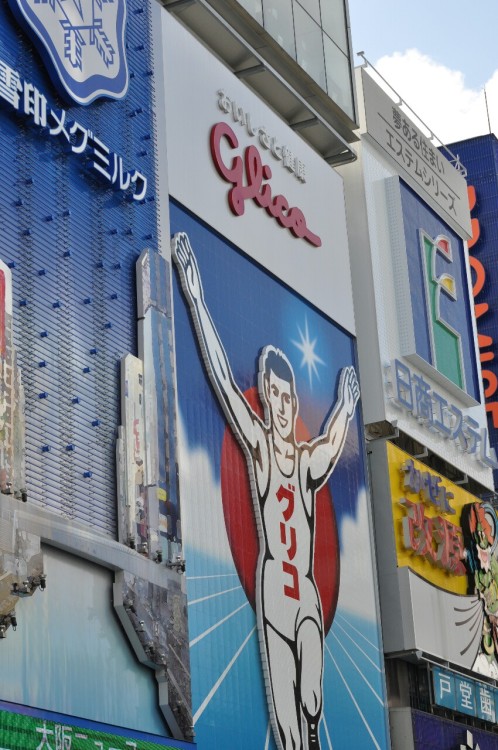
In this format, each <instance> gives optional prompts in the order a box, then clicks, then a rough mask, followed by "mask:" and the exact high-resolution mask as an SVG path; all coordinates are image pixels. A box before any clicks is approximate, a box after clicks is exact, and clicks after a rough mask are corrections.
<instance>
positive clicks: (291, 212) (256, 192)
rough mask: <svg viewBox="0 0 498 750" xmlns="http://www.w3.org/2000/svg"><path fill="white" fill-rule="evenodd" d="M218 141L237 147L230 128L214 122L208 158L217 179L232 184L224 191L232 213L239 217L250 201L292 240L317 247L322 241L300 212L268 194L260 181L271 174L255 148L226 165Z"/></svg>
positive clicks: (266, 178)
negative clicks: (294, 238)
mask: <svg viewBox="0 0 498 750" xmlns="http://www.w3.org/2000/svg"><path fill="white" fill-rule="evenodd" d="M222 138H224V139H225V140H226V141H227V143H228V145H229V146H230V148H232V149H234V148H237V146H238V145H239V142H238V140H237V136H236V135H235V133H234V132H233V130H232V128H231V127H230V126H229V125H227V124H226V123H225V122H218V123H217V124H216V125H214V126H213V127H212V129H211V135H210V145H211V156H212V157H213V161H214V165H215V167H216V169H217V170H218V173H219V174H220V175H221V177H223V179H224V180H226V181H227V182H231V183H232V185H233V187H232V188H230V190H229V191H228V204H229V206H230V209H231V211H232V213H234V214H235V215H236V216H242V214H243V213H244V211H245V201H247V200H251V199H252V200H253V201H254V203H255V204H256V205H257V206H260V207H261V208H264V209H265V210H266V212H267V213H268V214H269V215H270V216H273V218H274V219H276V220H277V221H278V223H279V224H280V226H281V227H285V228H286V229H289V231H291V232H292V234H293V235H294V237H299V238H302V239H304V240H306V242H309V243H310V245H314V246H315V247H320V246H321V244H322V241H321V239H320V237H318V236H317V235H316V234H313V232H312V231H311V230H310V229H308V227H307V226H306V219H305V216H304V214H303V212H302V211H301V209H300V208H297V207H296V206H293V207H292V208H291V207H290V206H289V202H288V200H287V199H286V198H285V197H284V196H283V195H275V196H274V195H272V190H271V185H270V184H269V182H264V181H265V180H270V179H271V176H272V171H271V168H270V167H269V166H268V164H263V162H262V161H261V156H260V153H259V151H258V149H257V148H256V146H247V148H246V149H245V151H244V159H242V157H241V156H234V157H233V159H232V163H231V164H230V166H228V165H227V164H225V162H224V161H223V157H222V155H221V140H222ZM244 178H245V179H244ZM244 182H245V183H246V184H244Z"/></svg>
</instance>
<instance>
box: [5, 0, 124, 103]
mask: <svg viewBox="0 0 498 750" xmlns="http://www.w3.org/2000/svg"><path fill="white" fill-rule="evenodd" d="M9 2H10V6H11V8H12V11H13V12H14V14H15V15H16V17H17V19H18V20H19V22H20V23H21V24H22V25H23V26H24V27H25V28H26V30H27V32H28V33H29V35H30V36H31V38H32V39H33V41H34V43H35V44H36V46H37V47H38V49H39V52H40V54H41V55H42V57H43V58H44V60H45V62H46V64H47V67H48V69H49V72H50V73H51V74H52V78H53V79H54V83H55V84H56V85H58V87H59V88H61V87H62V89H63V93H65V94H66V95H69V96H70V97H71V99H73V100H74V101H75V102H77V103H78V104H90V102H92V101H94V100H95V99H97V98H99V97H109V98H111V99H121V98H123V96H124V95H125V94H126V91H127V88H128V68H127V63H126V56H125V24H126V0H9Z"/></svg>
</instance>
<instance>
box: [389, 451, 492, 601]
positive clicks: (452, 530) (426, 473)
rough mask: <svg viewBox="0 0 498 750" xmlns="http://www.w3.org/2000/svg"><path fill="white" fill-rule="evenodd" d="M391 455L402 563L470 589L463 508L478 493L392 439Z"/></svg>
mask: <svg viewBox="0 0 498 750" xmlns="http://www.w3.org/2000/svg"><path fill="white" fill-rule="evenodd" d="M387 457H388V463H389V480H390V487H391V502H392V512H393V522H394V533H395V537H396V554H397V561H398V566H399V567H405V566H407V567H409V568H411V569H412V570H413V571H414V572H415V573H417V574H418V575H420V576H421V577H422V578H425V579H426V580H427V581H429V582H430V583H432V584H434V585H435V586H439V587H440V588H442V589H445V590H446V591H452V592H454V593H456V594H466V593H467V591H468V578H467V568H466V566H465V562H464V560H465V546H464V540H463V535H462V527H461V521H462V510H463V508H464V507H465V506H469V507H470V505H471V504H473V503H476V502H479V500H478V498H476V497H475V495H471V494H470V492H467V491H466V490H464V489H462V488H461V487H459V486H458V485H456V484H454V483H453V482H450V480H449V479H446V477H443V476H441V475H440V474H438V472H436V471H434V470H433V469H430V468H429V467H428V466H426V465H425V464H423V463H421V462H420V461H417V460H416V459H414V458H412V457H411V456H410V455H409V454H408V453H405V452H404V451H402V450H400V449H399V448H397V447H396V446H395V445H392V444H391V443H387Z"/></svg>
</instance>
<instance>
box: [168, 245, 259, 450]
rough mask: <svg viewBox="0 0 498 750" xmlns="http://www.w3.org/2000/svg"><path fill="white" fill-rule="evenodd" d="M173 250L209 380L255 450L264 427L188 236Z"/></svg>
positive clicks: (234, 424)
mask: <svg viewBox="0 0 498 750" xmlns="http://www.w3.org/2000/svg"><path fill="white" fill-rule="evenodd" d="M171 251H172V255H173V258H174V260H175V262H176V266H177V268H178V272H179V275H180V279H181V282H182V288H183V292H184V294H185V297H186V298H187V301H188V304H189V308H190V313H191V315H192V319H193V321H194V326H195V331H196V334H197V338H198V340H199V344H200V347H201V352H202V358H203V360H204V364H205V366H206V369H207V372H208V375H209V379H210V380H211V383H212V385H213V388H214V390H215V392H216V395H217V397H218V400H219V402H220V405H221V407H222V409H223V411H224V412H225V415H226V417H227V419H228V421H229V422H230V426H231V428H232V429H233V430H234V431H235V432H236V433H237V434H238V435H239V437H241V438H242V439H243V440H244V442H245V443H246V444H247V445H248V446H249V447H251V448H253V449H254V448H256V447H258V446H259V445H260V444H261V441H262V440H263V438H264V436H263V425H262V423H261V421H260V419H259V417H257V416H256V414H255V413H254V412H253V410H252V409H251V407H250V406H249V404H248V403H247V401H246V399H245V398H244V396H243V395H242V393H241V391H240V389H239V388H238V386H237V384H236V383H235V380H234V377H233V375H232V371H231V369H230V365H229V363H228V359H227V356H226V353H225V350H224V348H223V345H222V343H221V341H220V338H219V336H218V332H217V331H216V328H215V326H214V323H213V321H212V319H211V316H210V314H209V311H208V309H207V307H206V303H205V301H204V292H203V289H202V283H201V278H200V275H199V268H198V266H197V261H196V259H195V255H194V252H193V250H192V246H191V244H190V240H189V238H188V235H187V234H186V233H185V232H179V233H178V234H175V236H174V237H173V239H172V240H171Z"/></svg>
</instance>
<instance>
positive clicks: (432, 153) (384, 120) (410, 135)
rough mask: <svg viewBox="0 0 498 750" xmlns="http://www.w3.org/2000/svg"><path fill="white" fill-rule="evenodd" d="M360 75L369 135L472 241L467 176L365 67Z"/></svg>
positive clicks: (428, 199) (427, 197)
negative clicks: (456, 167)
mask: <svg viewBox="0 0 498 750" xmlns="http://www.w3.org/2000/svg"><path fill="white" fill-rule="evenodd" d="M357 73H359V74H358V75H357V77H356V81H357V85H358V88H359V91H360V94H359V96H360V97H361V96H362V95H363V104H364V117H363V118H362V129H363V131H364V133H365V135H366V136H367V137H368V138H370V139H372V140H373V141H374V142H375V143H376V144H377V145H378V146H380V147H381V148H382V150H383V152H384V153H385V154H387V155H388V157H389V159H391V160H392V161H393V162H394V163H395V165H396V167H397V168H398V170H399V171H400V173H401V175H402V176H403V178H404V179H406V181H407V182H408V184H409V185H410V187H412V188H413V189H414V190H415V191H416V192H417V193H418V194H419V195H420V196H421V197H422V198H424V199H425V200H426V201H427V202H428V203H429V204H430V205H432V206H433V208H435V210H437V211H438V212H441V213H442V214H443V216H444V218H445V220H446V221H447V222H448V224H449V225H450V226H452V227H453V229H455V231H457V232H459V233H461V234H462V236H463V237H464V238H465V239H468V238H470V237H471V236H472V231H471V226H470V209H469V201H468V198H467V183H466V181H465V178H464V177H463V175H462V174H461V173H460V172H459V171H458V170H457V169H455V167H454V166H453V165H452V164H451V163H450V162H449V161H448V159H446V157H445V156H443V154H442V153H441V152H440V151H439V150H438V148H437V147H436V146H435V145H434V143H433V142H432V140H431V139H430V138H427V137H426V136H425V135H424V134H423V133H422V131H421V130H420V129H419V128H418V127H417V126H416V125H415V124H414V123H413V122H412V121H411V120H410V118H409V117H407V115H406V113H405V112H403V110H402V109H400V107H399V106H398V105H397V104H396V103H395V102H394V101H393V100H392V99H391V98H390V97H389V96H388V95H387V94H386V93H385V92H384V91H383V90H382V89H381V88H380V86H379V85H378V84H376V83H375V81H374V80H373V79H372V77H371V76H370V75H368V73H366V72H365V70H364V69H363V68H361V69H360V70H359V71H357ZM361 92H362V93H361Z"/></svg>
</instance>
